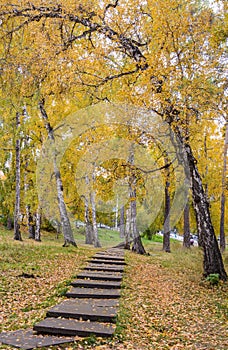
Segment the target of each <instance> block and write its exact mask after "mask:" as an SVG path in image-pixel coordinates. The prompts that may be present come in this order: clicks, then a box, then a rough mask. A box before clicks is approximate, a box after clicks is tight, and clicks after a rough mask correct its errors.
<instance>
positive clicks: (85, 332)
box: [34, 318, 115, 337]
mask: <svg viewBox="0 0 228 350" xmlns="http://www.w3.org/2000/svg"><path fill="white" fill-rule="evenodd" d="M34 330H36V331H37V332H39V333H49V334H58V335H66V336H67V335H68V336H69V335H71V336H76V335H77V336H81V337H88V336H90V335H92V334H94V335H96V336H99V337H110V336H111V335H112V334H113V333H114V331H115V326H114V325H112V324H102V323H97V322H83V321H76V320H69V319H57V318H46V319H45V320H43V321H41V322H39V323H37V324H35V325H34Z"/></svg>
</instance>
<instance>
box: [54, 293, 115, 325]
mask: <svg viewBox="0 0 228 350" xmlns="http://www.w3.org/2000/svg"><path fill="white" fill-rule="evenodd" d="M117 306H118V301H117V300H115V299H101V300H100V299H67V300H64V301H63V302H61V303H60V304H58V305H56V306H54V307H52V308H51V309H50V310H49V311H48V312H47V317H63V318H76V319H81V320H91V321H100V322H115V318H116V314H117Z"/></svg>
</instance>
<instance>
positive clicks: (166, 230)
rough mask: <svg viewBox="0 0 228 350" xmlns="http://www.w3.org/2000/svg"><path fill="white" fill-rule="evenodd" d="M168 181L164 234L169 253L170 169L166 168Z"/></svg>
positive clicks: (166, 186) (166, 161) (165, 249)
mask: <svg viewBox="0 0 228 350" xmlns="http://www.w3.org/2000/svg"><path fill="white" fill-rule="evenodd" d="M165 163H166V164H168V159H166V158H165ZM165 172H166V174H165V176H166V181H165V212H164V234H163V247H162V250H164V251H165V252H167V253H170V251H171V250H170V215H169V214H170V194H169V186H170V182H169V181H170V179H169V178H170V170H169V168H167V169H166V171H165Z"/></svg>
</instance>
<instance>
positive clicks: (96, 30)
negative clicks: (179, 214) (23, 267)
mask: <svg viewBox="0 0 228 350" xmlns="http://www.w3.org/2000/svg"><path fill="white" fill-rule="evenodd" d="M223 5H224V7H225V6H226V5H225V4H223ZM0 14H1V18H2V24H1V34H2V35H3V37H4V38H6V42H7V44H8V51H7V56H10V55H11V57H12V51H13V49H14V47H13V46H12V44H11V43H12V38H13V39H14V38H15V36H16V35H20V36H21V37H22V32H23V34H25V33H26V34H27V36H26V35H24V36H23V38H25V39H26V41H27V42H23V47H24V48H26V53H27V55H25V56H26V60H27V62H25V58H23V57H21V59H22V61H24V64H25V65H26V66H27V67H28V61H29V60H30V62H29V63H30V64H31V66H29V71H30V72H31V73H32V72H34V71H35V70H40V68H39V66H38V64H40V65H41V67H43V66H44V65H45V64H47V61H49V71H48V70H46V71H45V70H43V73H44V72H45V74H46V75H45V74H44V75H43V81H42V82H41V85H42V89H43V91H44V90H45V93H46V94H48V91H49V93H50V95H51V94H53V93H54V94H55V92H54V91H56V90H57V89H58V88H59V85H61V92H62V96H63V94H64V93H65V94H66V90H69V85H70V86H71V87H72V90H71V92H73V91H79V95H80V93H81V92H82V93H83V95H86V96H90V102H91V103H92V102H95V101H100V100H112V101H115V102H122V101H124V102H125V103H126V102H131V103H133V104H134V105H135V106H139V107H140V106H144V107H145V108H147V109H148V110H151V111H153V112H154V113H157V114H158V115H160V116H161V117H162V118H163V120H164V121H165V122H166V123H167V124H168V125H169V126H170V129H171V130H172V131H173V132H174V134H175V136H176V138H178V140H179V150H177V156H178V152H179V151H181V152H183V153H184V154H185V158H184V159H185V168H186V172H189V173H190V178H191V189H192V198H193V204H194V209H195V213H196V220H197V226H198V230H199V234H200V236H201V237H202V245H203V252H204V274H205V275H206V276H208V275H210V274H211V273H218V274H219V275H220V278H221V279H223V280H226V279H227V275H226V272H225V270H224V266H223V262H222V257H221V254H220V250H219V247H218V243H217V240H216V237H215V232H214V227H213V225H212V221H211V215H210V211H209V205H208V201H207V197H206V194H205V190H204V187H203V184H202V178H201V175H200V172H199V170H198V166H197V164H196V157H195V155H194V152H193V148H192V145H191V142H190V140H189V136H188V135H187V134H186V132H185V129H186V126H187V127H188V128H190V129H191V125H192V124H194V125H195V122H196V121H197V122H198V127H200V124H201V122H202V120H203V118H204V116H205V114H206V113H207V112H208V111H209V110H210V111H211V112H212V114H213V115H214V116H215V115H216V114H217V112H218V109H219V106H218V101H221V100H222V99H223V96H224V94H223V92H224V91H223V87H224V69H225V64H224V60H223V56H224V49H225V48H224V41H225V38H226V35H225V20H224V19H225V16H224V15H223V13H222V10H221V11H220V12H219V13H215V12H214V10H213V9H210V8H209V7H207V6H204V5H203V4H202V3H200V2H198V1H196V2H194V1H192V2H190V3H189V2H186V1H182V0H165V1H159V2H157V1H153V0H149V1H147V2H146V3H143V4H142V3H141V2H140V3H139V2H136V3H135V2H134V4H133V6H131V4H130V3H125V2H120V1H118V0H117V1H115V3H109V2H107V1H106V2H104V3H102V4H100V3H99V2H96V1H93V2H91V3H90V4H87V3H86V4H84V3H82V4H80V5H78V6H77V5H76V6H75V4H74V3H73V2H71V1H69V2H67V4H65V3H63V2H62V1H60V2H59V3H58V5H53V4H51V3H48V4H47V5H45V6H44V5H43V3H41V1H39V0H37V1H34V2H33V3H31V2H30V3H29V4H25V3H23V2H22V3H20V5H18V6H17V5H15V4H11V3H9V2H5V3H3V4H2V5H1V8H0ZM221 23H224V27H223V26H222V25H221ZM218 28H219V38H217V36H218V35H217V33H218V30H217V29H218ZM28 33H29V34H30V35H31V33H32V34H33V35H32V36H31V37H32V40H31V38H29V35H28ZM29 44H30V45H29ZM37 48H39V50H37V51H35V50H36V49H37ZM21 52H22V51H21ZM35 52H38V54H37V61H34V62H33V61H32V60H31V58H32V59H33V60H34V57H35V56H34V54H35ZM15 54H16V53H14V56H15ZM57 67H58V69H59V71H61V73H62V74H61V79H60V80H59V79H57V75H58V74H57ZM50 72H51V74H49V73H50ZM34 76H37V74H36V75H34ZM47 76H48V78H47ZM30 78H31V80H32V81H33V74H30ZM53 78H56V79H53ZM60 81H61V83H60ZM66 81H67V84H66ZM69 82H70V84H69ZM30 84H31V82H30ZM59 91H60V90H59ZM66 95H68V97H69V95H70V94H69V92H68V94H66ZM190 133H191V130H190V131H189V134H190Z"/></svg>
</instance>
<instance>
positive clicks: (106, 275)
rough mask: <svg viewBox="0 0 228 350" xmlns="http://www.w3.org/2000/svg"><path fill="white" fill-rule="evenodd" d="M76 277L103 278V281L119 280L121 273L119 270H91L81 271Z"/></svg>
mask: <svg viewBox="0 0 228 350" xmlns="http://www.w3.org/2000/svg"><path fill="white" fill-rule="evenodd" d="M77 277H78V278H87V279H91V280H103V281H121V280H122V274H121V273H120V272H116V273H115V272H110V273H109V272H105V271H104V272H103V271H100V272H97V273H96V272H93V271H82V272H80V273H79V274H78V276H77Z"/></svg>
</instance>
